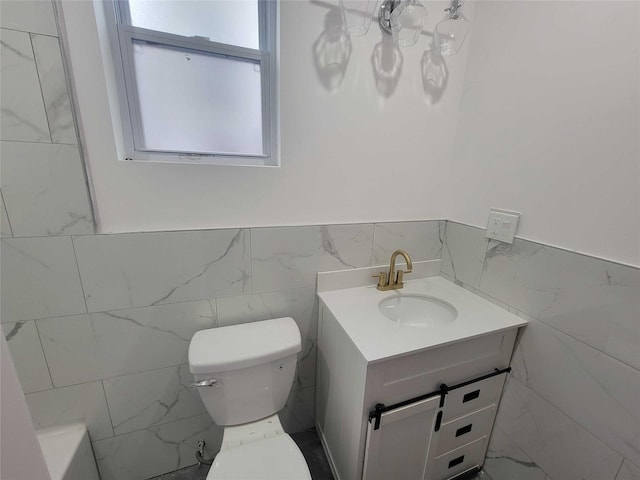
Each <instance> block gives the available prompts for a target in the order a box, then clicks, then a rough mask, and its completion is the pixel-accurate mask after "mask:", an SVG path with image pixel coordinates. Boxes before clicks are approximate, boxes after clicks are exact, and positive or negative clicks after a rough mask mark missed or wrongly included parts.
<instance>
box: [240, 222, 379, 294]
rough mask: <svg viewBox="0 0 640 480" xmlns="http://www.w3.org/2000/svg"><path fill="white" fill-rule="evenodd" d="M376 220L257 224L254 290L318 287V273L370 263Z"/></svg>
mask: <svg viewBox="0 0 640 480" xmlns="http://www.w3.org/2000/svg"><path fill="white" fill-rule="evenodd" d="M372 239H373V225H372V224H358V225H326V226H309V227H274V228H253V229H252V230H251V254H252V278H253V292H254V293H258V292H268V291H274V290H286V289H290V288H303V287H311V288H315V285H316V274H317V273H318V272H321V271H327V270H342V269H345V268H357V267H366V266H369V265H370V261H371V244H372Z"/></svg>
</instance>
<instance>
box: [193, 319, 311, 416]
mask: <svg viewBox="0 0 640 480" xmlns="http://www.w3.org/2000/svg"><path fill="white" fill-rule="evenodd" d="M300 348H301V341H300V330H299V329H298V326H297V325H296V323H295V321H294V320H293V319H292V318H290V317H286V318H276V319H273V320H264V321H261V322H252V323H243V324H240V325H231V326H228V327H219V328H210V329H207V330H200V331H199V332H196V333H195V335H194V336H193V338H192V339H191V343H190V344H189V369H190V370H191V373H192V374H193V376H194V378H195V381H196V384H198V382H204V384H205V385H211V386H199V387H196V388H197V389H198V392H199V393H200V398H201V399H202V401H203V403H204V405H205V407H206V408H207V410H208V412H209V414H210V415H211V417H212V418H213V421H214V422H216V424H217V425H221V426H226V425H239V424H242V423H248V422H253V421H256V420H259V419H261V418H265V417H268V416H270V415H273V414H274V413H276V412H278V411H279V410H281V409H282V408H283V407H284V405H285V402H286V401H287V397H288V395H289V391H290V390H291V384H292V383H293V378H294V375H295V371H296V360H297V354H298V352H299V351H300Z"/></svg>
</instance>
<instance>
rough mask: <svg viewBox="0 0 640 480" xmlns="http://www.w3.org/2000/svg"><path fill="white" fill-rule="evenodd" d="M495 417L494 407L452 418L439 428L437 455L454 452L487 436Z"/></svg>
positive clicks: (493, 405)
mask: <svg viewBox="0 0 640 480" xmlns="http://www.w3.org/2000/svg"><path fill="white" fill-rule="evenodd" d="M495 415H496V405H495V404H492V405H490V406H488V407H485V408H483V409H482V410H478V411H476V412H472V413H469V414H467V415H463V416H462V417H459V418H454V419H453V420H451V421H449V422H448V423H445V424H443V425H442V426H441V427H440V434H439V435H438V449H437V455H442V454H443V453H445V452H448V451H449V450H454V449H456V448H458V447H461V446H462V445H466V444H467V443H470V442H471V441H473V440H475V439H477V438H480V437H484V436H487V437H488V436H489V433H490V431H491V425H492V424H493V419H494V417H495Z"/></svg>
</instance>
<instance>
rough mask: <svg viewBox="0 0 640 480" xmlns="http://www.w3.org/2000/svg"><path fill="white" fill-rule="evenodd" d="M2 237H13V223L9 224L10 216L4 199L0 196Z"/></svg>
mask: <svg viewBox="0 0 640 480" xmlns="http://www.w3.org/2000/svg"><path fill="white" fill-rule="evenodd" d="M0 222H1V224H0V237H12V236H13V232H12V231H11V223H10V222H9V216H8V215H7V209H6V208H5V206H4V199H3V198H2V194H0Z"/></svg>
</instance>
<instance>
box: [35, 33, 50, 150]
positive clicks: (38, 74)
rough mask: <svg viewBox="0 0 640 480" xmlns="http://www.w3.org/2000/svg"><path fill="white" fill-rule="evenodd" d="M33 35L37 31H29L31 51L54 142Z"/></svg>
mask: <svg viewBox="0 0 640 480" xmlns="http://www.w3.org/2000/svg"><path fill="white" fill-rule="evenodd" d="M33 35H37V34H36V33H29V43H30V45H31V52H32V53H33V65H34V66H35V68H36V75H37V76H38V87H39V88H40V98H41V99H42V108H43V110H44V117H45V119H46V120H47V128H48V130H49V140H51V142H50V143H53V136H52V135H51V123H50V122H49V112H48V111H47V102H46V100H45V99H44V91H43V90H42V79H41V78H40V69H39V68H38V58H37V57H36V50H35V47H34V46H33Z"/></svg>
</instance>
